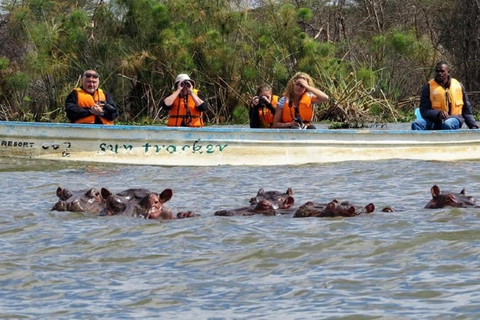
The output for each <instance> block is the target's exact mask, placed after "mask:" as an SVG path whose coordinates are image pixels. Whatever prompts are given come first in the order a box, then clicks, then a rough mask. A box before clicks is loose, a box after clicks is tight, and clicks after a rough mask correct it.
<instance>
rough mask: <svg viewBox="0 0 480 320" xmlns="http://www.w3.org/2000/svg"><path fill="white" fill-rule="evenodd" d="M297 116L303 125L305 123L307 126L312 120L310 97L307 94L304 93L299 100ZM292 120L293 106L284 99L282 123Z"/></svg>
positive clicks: (293, 117)
mask: <svg viewBox="0 0 480 320" xmlns="http://www.w3.org/2000/svg"><path fill="white" fill-rule="evenodd" d="M291 104H292V105H291ZM298 114H299V115H300V117H302V120H303V123H305V125H307V126H308V125H309V124H310V122H311V121H312V119H313V104H312V97H311V96H310V95H308V94H307V93H304V94H303V95H302V97H301V98H300V102H299V104H298ZM294 119H295V106H294V105H293V103H290V101H289V99H288V98H286V99H285V103H284V104H283V112H282V122H284V123H285V122H292V121H293V120H294Z"/></svg>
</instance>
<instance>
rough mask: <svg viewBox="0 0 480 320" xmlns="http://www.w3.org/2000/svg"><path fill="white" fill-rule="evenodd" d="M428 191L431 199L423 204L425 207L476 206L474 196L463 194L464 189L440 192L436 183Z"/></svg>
mask: <svg viewBox="0 0 480 320" xmlns="http://www.w3.org/2000/svg"><path fill="white" fill-rule="evenodd" d="M430 192H431V194H432V200H430V201H429V202H428V203H427V205H426V206H425V208H427V209H438V208H444V207H454V208H465V207H476V204H475V202H476V200H475V198H474V197H471V196H467V195H465V189H462V191H460V192H459V193H454V192H449V191H444V192H441V191H440V188H439V187H438V186H437V185H433V186H432V188H431V189H430Z"/></svg>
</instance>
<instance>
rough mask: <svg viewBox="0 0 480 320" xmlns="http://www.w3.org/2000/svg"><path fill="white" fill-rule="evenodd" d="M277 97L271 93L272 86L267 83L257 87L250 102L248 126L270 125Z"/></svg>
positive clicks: (260, 126)
mask: <svg viewBox="0 0 480 320" xmlns="http://www.w3.org/2000/svg"><path fill="white" fill-rule="evenodd" d="M278 98H279V97H278V96H277V95H274V94H273V93H272V87H271V86H270V85H269V84H266V83H265V84H262V85H260V86H259V87H258V88H257V95H256V96H254V97H253V98H252V101H251V102H250V109H249V117H250V128H270V127H272V125H273V116H274V115H275V108H276V107H277V102H278Z"/></svg>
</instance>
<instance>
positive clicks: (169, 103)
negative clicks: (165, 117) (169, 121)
mask: <svg viewBox="0 0 480 320" xmlns="http://www.w3.org/2000/svg"><path fill="white" fill-rule="evenodd" d="M181 91H182V87H181V86H180V83H178V84H177V88H176V89H175V91H174V92H173V93H172V94H171V95H169V96H168V97H166V98H165V99H163V100H162V102H161V103H160V106H161V107H162V108H164V109H166V110H170V109H171V108H172V105H173V103H174V102H175V99H177V97H178V95H179V94H180V92H181Z"/></svg>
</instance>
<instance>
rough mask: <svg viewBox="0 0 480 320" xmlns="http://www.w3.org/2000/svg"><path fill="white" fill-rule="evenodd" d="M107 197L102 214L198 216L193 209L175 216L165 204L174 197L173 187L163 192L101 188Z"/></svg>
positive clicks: (172, 217)
mask: <svg viewBox="0 0 480 320" xmlns="http://www.w3.org/2000/svg"><path fill="white" fill-rule="evenodd" d="M101 194H102V196H103V197H104V198H105V205H106V207H105V209H104V210H103V211H102V212H101V213H100V215H107V216H115V215H128V216H131V217H138V218H144V219H165V220H168V219H174V218H177V219H183V218H191V217H195V216H197V214H195V213H193V212H192V211H186V212H179V213H177V215H176V216H175V217H174V215H173V212H172V210H171V209H169V208H167V207H166V206H164V205H163V204H164V203H165V202H167V201H169V200H170V199H171V198H172V195H173V191H172V189H165V190H163V191H162V192H161V193H156V192H152V191H150V190H148V189H128V190H125V191H122V192H120V193H117V194H114V193H112V192H110V191H109V190H108V189H106V188H102V190H101Z"/></svg>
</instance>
